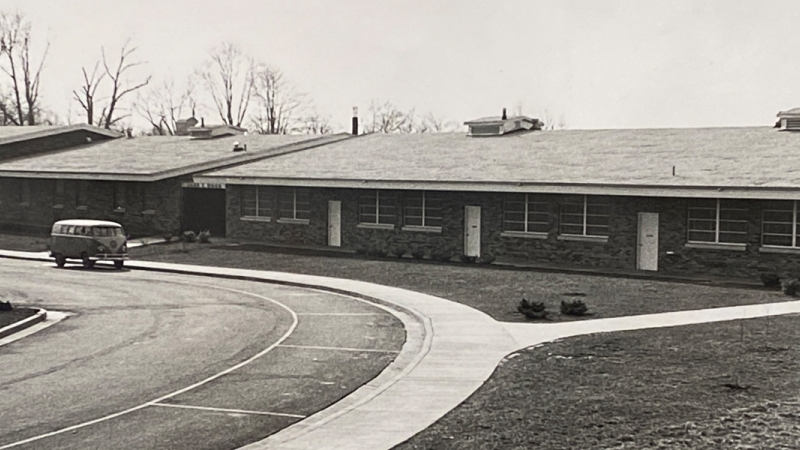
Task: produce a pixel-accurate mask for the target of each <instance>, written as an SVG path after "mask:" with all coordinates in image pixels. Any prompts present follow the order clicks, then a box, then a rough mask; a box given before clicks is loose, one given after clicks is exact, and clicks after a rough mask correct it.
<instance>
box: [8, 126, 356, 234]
mask: <svg viewBox="0 0 800 450" xmlns="http://www.w3.org/2000/svg"><path fill="white" fill-rule="evenodd" d="M195 122H196V121H195ZM192 125H194V124H192ZM12 128H13V129H14V130H8V132H9V133H11V134H14V136H9V141H10V140H12V137H13V142H9V143H8V144H9V145H6V143H5V142H4V140H3V139H2V137H3V132H4V131H6V130H5V129H12ZM32 128H37V129H36V130H31V129H32ZM39 128H41V129H39ZM26 129H28V130H26ZM15 131H16V132H17V133H14V132H15ZM24 131H28V134H27V135H26V134H25V133H24ZM243 132H244V130H243V129H239V128H235V127H225V126H215V127H193V128H191V129H188V130H186V133H185V135H181V136H141V137H131V136H127V137H121V136H122V135H120V134H117V133H113V132H109V131H108V130H103V129H100V128H97V127H89V126H86V125H83V126H78V127H2V129H1V130H0V229H4V230H7V231H16V232H24V233H29V234H45V233H47V232H48V231H49V229H50V226H51V225H52V224H53V222H55V221H57V220H61V219H72V218H81V219H100V220H111V221H114V222H118V223H121V224H122V225H123V226H124V227H125V229H126V231H127V232H128V233H129V234H131V235H133V236H153V235H163V234H167V233H169V234H173V235H175V234H177V233H178V232H180V231H181V230H193V231H201V230H210V231H211V233H212V235H216V236H224V235H225V233H226V230H225V225H226V222H225V191H224V189H223V188H222V186H219V185H214V184H197V183H194V182H193V180H192V176H193V175H194V174H196V173H199V172H203V171H208V170H213V169H218V168H223V167H229V166H232V165H236V164H241V163H246V162H251V161H257V160H259V159H262V158H270V157H273V156H276V155H282V154H289V153H292V152H296V151H301V150H304V149H307V148H312V147H315V146H319V145H324V144H326V143H329V142H335V141H338V140H341V139H345V138H348V137H350V135H349V134H341V135H329V136H324V137H312V136H275V135H273V136H264V135H244V134H243ZM31 133H33V134H31ZM76 133H78V136H77V137H75V136H74V135H75V134H76ZM79 133H83V134H79ZM42 134H45V135H46V136H44V137H45V138H46V139H44V140H43V137H42ZM26 136H27V137H29V138H30V139H28V140H27V141H26ZM51 141H56V142H66V144H64V145H61V146H57V145H55V144H52V145H51V144H50V142H51Z"/></svg>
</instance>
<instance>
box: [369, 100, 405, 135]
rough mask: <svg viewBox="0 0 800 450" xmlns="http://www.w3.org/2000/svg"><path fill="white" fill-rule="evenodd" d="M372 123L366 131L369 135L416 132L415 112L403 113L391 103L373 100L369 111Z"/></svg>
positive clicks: (370, 122)
mask: <svg viewBox="0 0 800 450" xmlns="http://www.w3.org/2000/svg"><path fill="white" fill-rule="evenodd" d="M368 113H369V117H370V121H369V122H367V124H366V127H365V130H366V131H367V132H369V133H411V132H413V131H414V110H413V109H412V110H410V111H409V112H407V113H406V112H403V111H402V110H400V109H398V108H397V107H395V106H394V104H393V103H392V102H390V101H385V102H380V101H377V100H372V101H371V102H370V104H369V109H368Z"/></svg>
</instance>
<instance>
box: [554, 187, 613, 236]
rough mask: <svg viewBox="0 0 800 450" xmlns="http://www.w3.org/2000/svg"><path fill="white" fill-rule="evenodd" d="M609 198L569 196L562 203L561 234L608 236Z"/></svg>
mask: <svg viewBox="0 0 800 450" xmlns="http://www.w3.org/2000/svg"><path fill="white" fill-rule="evenodd" d="M610 209H611V202H610V200H609V199H608V197H598V196H595V195H569V196H566V197H564V200H563V202H562V203H561V234H562V235H569V236H608V234H609V232H608V230H609V226H608V224H609V211H610Z"/></svg>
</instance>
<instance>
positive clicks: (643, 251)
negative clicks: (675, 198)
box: [636, 213, 658, 271]
mask: <svg viewBox="0 0 800 450" xmlns="http://www.w3.org/2000/svg"><path fill="white" fill-rule="evenodd" d="M637 242H638V245H639V246H638V248H637V251H636V268H637V269H639V270H653V271H656V270H658V213H639V234H638V239H637Z"/></svg>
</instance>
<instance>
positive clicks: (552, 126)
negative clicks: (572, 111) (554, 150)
mask: <svg viewBox="0 0 800 450" xmlns="http://www.w3.org/2000/svg"><path fill="white" fill-rule="evenodd" d="M540 116H541V117H540V119H539V120H541V121H542V122H544V125H542V129H543V130H563V129H564V128H566V127H567V121H566V119H565V118H564V115H563V114H559V116H558V119H557V120H556V118H555V116H554V115H553V114H552V113H551V112H550V111H549V110H547V109H545V110H544V111H542V114H541V115H540Z"/></svg>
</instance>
